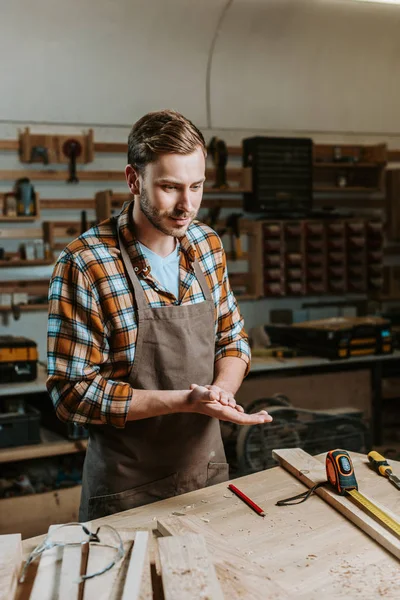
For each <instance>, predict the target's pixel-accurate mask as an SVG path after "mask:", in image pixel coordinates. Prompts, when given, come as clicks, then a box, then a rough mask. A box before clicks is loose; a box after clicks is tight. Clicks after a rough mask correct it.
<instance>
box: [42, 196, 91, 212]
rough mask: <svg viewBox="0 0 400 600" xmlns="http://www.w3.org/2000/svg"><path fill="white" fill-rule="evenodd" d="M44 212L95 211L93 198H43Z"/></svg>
mask: <svg viewBox="0 0 400 600" xmlns="http://www.w3.org/2000/svg"><path fill="white" fill-rule="evenodd" d="M40 207H41V209H42V210H89V209H92V210H94V208H95V201H94V200H93V198H71V199H69V198H43V199H42V200H40Z"/></svg>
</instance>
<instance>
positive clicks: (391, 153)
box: [387, 150, 400, 162]
mask: <svg viewBox="0 0 400 600" xmlns="http://www.w3.org/2000/svg"><path fill="white" fill-rule="evenodd" d="M387 157H388V162H400V150H388V151H387Z"/></svg>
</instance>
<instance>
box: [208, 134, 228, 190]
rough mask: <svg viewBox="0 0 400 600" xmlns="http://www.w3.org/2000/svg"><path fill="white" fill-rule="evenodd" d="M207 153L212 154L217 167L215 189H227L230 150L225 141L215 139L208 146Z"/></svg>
mask: <svg viewBox="0 0 400 600" xmlns="http://www.w3.org/2000/svg"><path fill="white" fill-rule="evenodd" d="M207 151H208V152H209V153H210V155H211V158H212V161H213V163H214V166H215V183H214V184H213V186H212V187H213V188H218V189H226V188H228V187H229V186H228V184H227V181H226V164H227V162H228V149H227V146H226V144H225V142H224V141H223V140H220V139H219V138H217V137H213V138H211V140H210V143H209V144H208V147H207Z"/></svg>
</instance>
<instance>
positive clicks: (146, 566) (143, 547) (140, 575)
mask: <svg viewBox="0 0 400 600" xmlns="http://www.w3.org/2000/svg"><path fill="white" fill-rule="evenodd" d="M152 598H153V590H152V585H151V573H150V560H149V532H148V531H138V532H137V533H136V536H135V541H134V544H133V548H132V552H131V557H130V561H129V567H128V572H127V574H126V579H125V585H124V593H123V596H122V599H121V600H152Z"/></svg>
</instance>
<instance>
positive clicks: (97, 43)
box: [0, 0, 400, 360]
mask: <svg viewBox="0 0 400 600" xmlns="http://www.w3.org/2000/svg"><path fill="white" fill-rule="evenodd" d="M399 25H400V8H399V7H398V6H397V7H396V6H390V5H375V4H369V3H362V2H360V3H358V2H352V1H351V0H336V1H335V0H303V1H302V2H299V0H235V1H234V2H230V1H226V0H202V2H200V3H195V2H188V1H187V0H168V2H163V1H162V0H157V1H156V0H118V1H115V2H109V1H108V0H85V2H79V1H78V0H71V1H70V2H68V3H61V2H54V0H36V1H35V3H34V6H33V5H32V3H31V2H30V1H29V0H17V1H14V2H9V3H5V6H2V9H1V20H0V84H1V90H2V92H1V94H0V117H1V119H0V138H2V139H7V138H9V139H15V138H16V137H17V130H18V128H21V129H22V128H23V127H24V126H30V127H31V129H32V131H34V132H38V133H39V132H57V133H64V132H65V133H76V132H81V131H82V130H87V129H88V128H89V127H93V129H94V138H95V140H96V141H103V142H106V141H110V142H125V141H126V139H127V135H128V132H129V126H130V125H131V124H132V123H133V122H134V121H135V120H136V119H137V118H138V117H140V116H141V115H142V114H144V113H145V112H147V111H149V110H155V109H159V108H162V107H172V108H175V109H177V110H180V111H181V112H183V113H184V114H185V115H187V116H188V117H190V118H191V119H193V121H194V122H195V123H196V124H197V125H198V126H200V127H201V128H202V130H203V131H204V133H205V136H206V139H209V138H210V137H211V136H212V135H219V136H221V137H222V138H223V139H224V140H225V141H226V142H227V143H228V144H229V145H240V143H241V140H242V139H243V138H244V137H248V136H250V135H255V134H256V133H257V134H260V135H263V134H264V135H268V134H275V135H305V136H307V135H310V136H311V137H313V139H314V140H315V141H316V142H323V141H325V142H328V143H330V142H337V143H351V142H357V143H377V142H379V141H383V142H386V143H387V144H388V146H389V148H399V147H400V128H399V125H398V106H399V105H400V78H399V77H397V76H396V74H397V73H398V57H399V56H400V36H399V35H398V31H399ZM217 31H218V32H219V34H218V35H217V36H216V32H217ZM215 36H216V37H215ZM213 40H215V44H213ZM212 47H213V48H214V50H213V52H211V49H212ZM208 75H209V78H208ZM207 82H209V85H208V84H207ZM208 92H209V93H208ZM237 160H240V159H237ZM0 164H1V169H21V170H22V168H23V167H24V166H23V165H22V164H21V163H20V162H19V160H18V156H17V155H16V154H14V153H11V152H2V153H0ZM25 166H28V167H29V168H32V167H36V168H42V166H41V165H25ZM124 166H125V160H124V157H123V156H122V155H118V154H116V155H112V154H108V155H107V154H101V155H99V154H98V155H97V156H96V157H95V160H94V162H93V163H91V164H89V165H87V166H85V167H84V168H86V169H93V170H101V169H107V170H108V169H109V170H119V169H121V170H122V169H123V167H124ZM57 168H58V167H57ZM12 183H13V182H11V181H10V182H5V181H2V182H0V191H9V190H10V188H11V186H12ZM35 188H36V189H37V191H38V192H39V193H40V196H41V198H71V199H73V198H93V197H94V194H95V193H96V191H99V190H104V189H107V188H112V189H113V190H114V191H115V192H125V191H126V187H125V185H124V184H123V183H121V184H120V183H115V182H113V183H111V184H108V183H107V182H81V183H79V185H76V186H74V185H72V186H71V185H67V184H65V183H63V182H60V183H55V182H54V183H53V182H40V183H39V182H37V183H36V185H35ZM79 216H80V215H79V214H76V211H75V213H74V211H71V210H68V208H67V206H66V210H65V213H64V212H63V211H57V214H56V215H55V214H54V213H51V211H42V220H45V221H48V220H52V219H53V220H63V219H65V220H79ZM93 219H94V213H91V212H90V211H88V220H89V221H91V220H93ZM12 226H17V224H7V227H12ZM32 227H38V223H34V224H32ZM232 268H234V265H233V266H232ZM51 270H52V268H51V267H37V268H30V269H29V270H26V269H23V268H20V269H1V270H0V278H1V279H2V280H4V279H7V278H8V279H15V278H17V277H20V278H21V279H24V278H28V277H29V279H32V278H33V277H39V278H40V277H43V275H48V274H50V273H51ZM303 301H304V299H303ZM297 306H299V301H298V300H292V299H284V300H262V301H259V302H244V303H243V304H242V310H243V312H244V315H245V318H246V325H247V328H250V327H252V326H254V325H257V324H261V323H264V322H265V321H266V320H268V312H269V310H270V309H271V308H276V307H279V308H295V307H297ZM46 329H47V315H46V313H45V312H38V313H22V314H21V317H20V320H19V321H13V320H12V316H11V315H9V314H3V315H0V334H7V333H8V334H10V333H12V334H15V335H16V334H23V335H26V336H28V337H31V338H33V339H36V340H37V341H38V343H39V352H40V357H41V359H42V360H44V359H45V357H46Z"/></svg>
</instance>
